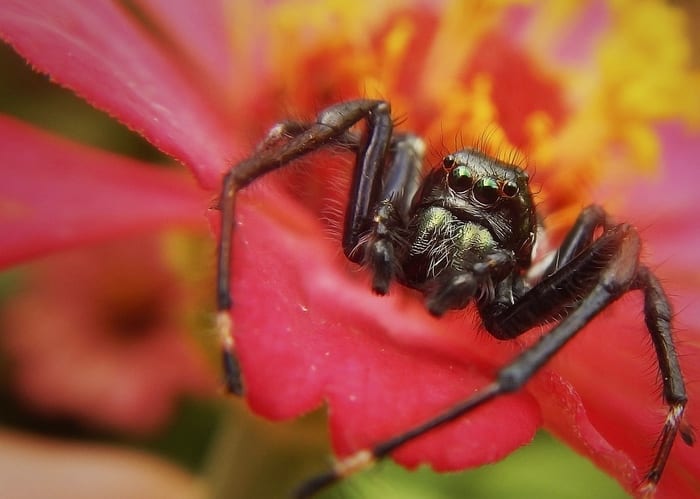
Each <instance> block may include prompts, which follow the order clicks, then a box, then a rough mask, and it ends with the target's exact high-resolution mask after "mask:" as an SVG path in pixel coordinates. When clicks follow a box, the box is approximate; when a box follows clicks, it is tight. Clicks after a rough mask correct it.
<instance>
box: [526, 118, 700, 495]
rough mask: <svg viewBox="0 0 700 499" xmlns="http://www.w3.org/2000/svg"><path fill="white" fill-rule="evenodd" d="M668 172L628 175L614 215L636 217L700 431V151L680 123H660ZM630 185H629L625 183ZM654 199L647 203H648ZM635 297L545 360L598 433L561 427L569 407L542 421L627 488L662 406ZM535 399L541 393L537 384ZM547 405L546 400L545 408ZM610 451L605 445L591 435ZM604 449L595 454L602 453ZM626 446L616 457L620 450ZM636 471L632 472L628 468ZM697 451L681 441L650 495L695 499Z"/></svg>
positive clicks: (643, 460) (699, 487)
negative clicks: (654, 177)
mask: <svg viewBox="0 0 700 499" xmlns="http://www.w3.org/2000/svg"><path fill="white" fill-rule="evenodd" d="M660 135H661V138H662V141H663V145H664V165H665V166H666V169H665V171H664V175H663V177H662V178H661V179H660V181H659V182H654V183H647V184H643V183H641V182H639V181H635V186H634V188H632V189H630V190H629V192H630V197H629V199H630V203H629V206H628V208H627V209H626V210H625V212H626V213H627V216H626V217H625V214H624V213H621V214H620V215H619V216H618V218H619V219H620V220H625V219H626V221H630V222H632V223H636V224H637V225H638V227H639V228H640V231H641V235H642V237H643V239H644V243H645V247H644V249H645V258H644V260H645V262H646V263H647V264H649V265H651V266H652V269H653V270H654V272H655V273H656V274H657V275H658V276H659V277H660V278H661V280H662V282H663V284H664V286H665V288H666V290H667V293H668V294H669V297H670V298H671V300H672V302H673V305H674V308H675V310H676V315H675V318H674V321H675V327H676V331H675V337H676V345H677V349H678V353H679V357H680V362H681V367H682V369H683V373H684V376H685V379H686V388H687V390H688V396H689V403H688V406H687V411H686V418H685V419H686V422H687V423H689V424H690V425H691V426H694V427H696V428H699V427H700V411H698V410H697V406H698V401H700V387H699V386H698V384H697V383H695V380H697V379H700V367H698V366H700V341H699V339H700V313H699V312H698V311H697V303H699V302H700V290H699V288H698V283H700V271H699V270H698V269H699V268H700V266H699V265H698V263H700V262H698V257H697V248H698V246H699V245H700V227H699V224H698V221H697V217H696V214H697V213H698V211H700V204H699V201H698V196H697V192H696V191H697V187H696V186H697V185H698V180H700V179H697V177H698V171H697V169H695V168H693V167H692V164H691V163H692V160H691V159H690V158H695V157H697V156H698V154H700V141H698V135H697V134H692V133H688V132H684V131H683V130H682V129H681V127H680V126H678V125H667V126H664V127H661V132H660ZM627 187H629V186H627ZM652 199H653V200H656V202H653V203H650V202H649V200H652ZM642 309H643V303H642V299H641V296H639V294H638V293H635V294H634V295H630V296H628V297H625V298H623V299H622V300H621V302H620V303H619V304H617V305H615V306H613V307H611V309H610V310H607V311H605V313H604V314H603V316H602V317H601V318H599V319H598V320H596V321H595V322H594V324H592V325H591V327H589V328H587V330H586V331H583V332H582V333H581V334H580V335H579V337H578V338H576V339H575V340H574V341H573V342H572V344H571V345H570V346H568V347H567V348H566V349H565V351H564V352H563V353H562V354H561V355H560V356H558V357H557V358H556V359H555V360H554V361H553V363H552V369H556V371H557V372H558V373H560V374H561V375H562V376H564V377H566V379H567V380H569V382H570V383H571V384H572V385H574V386H575V387H576V391H577V392H578V394H579V395H580V397H581V400H582V402H583V406H585V411H586V413H587V415H586V417H587V418H588V419H589V421H590V422H591V423H593V425H595V429H596V430H597V432H599V437H598V438H595V434H593V435H592V436H593V437H594V438H591V437H590V435H591V434H590V432H589V436H586V434H585V433H584V432H583V431H581V427H580V426H579V425H568V424H566V423H565V421H566V417H567V414H570V413H568V412H567V409H566V408H565V409H564V410H558V408H557V406H556V405H555V404H551V405H550V406H549V408H548V409H547V408H545V418H546V420H547V423H546V424H547V426H549V427H550V428H552V429H554V430H555V431H556V433H557V434H559V435H560V436H562V437H563V438H564V439H566V440H567V441H568V442H569V443H571V444H572V445H573V446H574V447H576V448H577V449H579V450H580V451H581V452H583V453H585V454H588V455H589V456H590V457H591V458H592V459H593V460H594V461H595V462H597V463H598V464H599V465H600V466H602V467H603V468H605V469H607V470H608V471H609V472H611V474H613V475H615V476H617V477H618V479H621V480H622V481H623V483H625V484H626V486H627V487H628V488H629V489H630V490H632V489H633V488H634V486H635V485H636V483H638V480H640V478H641V473H644V472H645V471H647V467H648V466H649V465H650V463H651V456H652V455H653V449H654V444H655V442H656V439H657V437H658V435H659V433H660V431H661V428H662V426H663V421H664V418H665V413H666V407H665V405H664V404H663V402H662V400H661V397H660V389H659V387H660V381H659V375H658V368H657V363H656V357H655V353H654V350H653V347H652V345H651V341H650V339H649V333H648V332H647V330H646V328H645V326H644V322H643V315H642ZM536 390H537V395H538V399H539V400H546V391H547V390H546V389H544V387H543V386H539V387H538V388H536ZM545 407H546V405H545ZM600 438H602V439H604V440H603V442H609V445H611V446H612V447H613V448H615V449H618V451H617V452H616V453H613V452H610V451H605V446H604V445H602V446H601V445H599V442H597V441H598V440H600ZM600 449H603V452H601V451H600ZM622 452H624V454H622ZM635 468H636V469H635ZM699 476H700V455H698V453H697V451H696V450H694V449H692V448H690V447H688V446H686V445H685V444H683V443H682V442H681V441H680V439H679V441H678V442H677V443H676V445H675V446H674V448H673V450H672V452H671V458H670V460H669V463H668V465H667V467H666V470H665V472H664V476H663V478H662V480H661V482H660V486H659V491H658V492H659V493H658V494H657V497H668V498H676V497H695V496H697V495H698V493H699V492H700V479H698V477H699Z"/></svg>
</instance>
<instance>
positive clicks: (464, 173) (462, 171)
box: [447, 165, 474, 192]
mask: <svg viewBox="0 0 700 499" xmlns="http://www.w3.org/2000/svg"><path fill="white" fill-rule="evenodd" d="M447 182H448V183H449V184H450V188H451V189H452V190H455V191H457V192H464V191H466V190H468V189H469V188H470V187H471V186H472V184H473V183H474V177H473V176H472V171H471V170H470V169H469V168H467V167H466V166H464V165H459V166H458V167H456V168H455V169H454V170H452V171H451V172H450V176H449V177H448V179H447Z"/></svg>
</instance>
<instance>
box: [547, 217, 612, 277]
mask: <svg viewBox="0 0 700 499" xmlns="http://www.w3.org/2000/svg"><path fill="white" fill-rule="evenodd" d="M608 224H609V222H608V216H607V213H605V210H603V208H602V207H600V206H598V205H590V206H587V207H586V208H584V209H583V210H581V213H580V214H579V216H578V218H577V219H576V222H574V225H573V227H572V228H571V230H569V232H568V233H567V235H566V237H565V238H564V241H563V242H562V244H561V246H560V247H559V248H558V249H557V252H556V254H555V256H554V260H553V261H552V263H550V264H549V266H548V267H547V270H545V272H544V274H543V275H544V276H551V275H552V274H554V273H555V272H557V271H558V270H559V269H561V268H562V267H564V266H566V264H568V263H569V262H570V261H571V260H573V259H574V257H575V256H576V255H578V254H579V253H580V252H581V251H583V250H584V249H585V248H587V247H588V246H590V244H591V243H592V242H593V238H594V236H595V231H596V229H598V228H600V227H607V226H608Z"/></svg>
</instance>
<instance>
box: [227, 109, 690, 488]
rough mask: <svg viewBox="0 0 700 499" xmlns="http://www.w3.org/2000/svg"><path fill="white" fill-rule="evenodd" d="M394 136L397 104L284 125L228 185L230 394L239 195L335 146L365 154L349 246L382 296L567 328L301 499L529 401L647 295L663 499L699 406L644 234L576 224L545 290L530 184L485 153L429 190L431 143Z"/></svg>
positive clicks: (589, 211) (466, 155)
mask: <svg viewBox="0 0 700 499" xmlns="http://www.w3.org/2000/svg"><path fill="white" fill-rule="evenodd" d="M363 120H364V121H365V122H366V126H365V127H364V129H363V131H362V132H361V133H357V132H356V131H354V128H355V126H356V125H357V124H358V123H360V122H361V121H363ZM393 125H394V124H393V120H392V117H391V111H390V105H389V103H388V102H386V101H382V100H370V99H358V100H353V101H347V102H342V103H339V104H335V105H333V106H330V107H328V108H326V109H324V110H323V111H321V112H320V113H319V115H318V116H317V119H316V121H315V122H309V123H307V122H297V121H286V122H282V123H280V124H278V125H276V126H275V127H273V128H272V130H271V131H270V133H269V134H268V136H267V138H266V139H264V140H263V142H262V143H261V145H260V147H259V148H258V149H257V150H256V152H255V153H254V154H253V155H252V156H250V157H249V158H248V159H246V160H244V161H242V162H240V163H238V164H237V165H235V166H234V167H233V168H232V169H231V170H230V171H229V172H228V173H227V174H226V175H225V177H224V180H223V186H222V191H221V197H220V200H219V203H220V209H221V211H222V225H221V238H220V240H219V247H218V250H219V252H218V275H217V304H218V310H219V313H218V315H217V324H218V325H217V328H218V332H219V337H220V339H221V342H222V351H223V368H224V374H225V379H226V385H227V389H228V390H229V391H230V392H231V393H234V394H241V393H242V392H243V385H242V382H241V374H240V369H239V366H238V362H237V360H236V357H235V348H234V341H233V337H232V333H231V329H232V325H231V319H230V311H231V308H232V300H231V296H230V289H229V286H230V284H229V283H230V268H231V267H230V262H231V256H232V255H231V238H232V234H233V227H234V202H235V198H236V193H237V192H238V191H239V190H240V189H242V188H244V187H246V186H247V185H249V184H250V183H251V182H253V181H255V180H256V179H257V178H259V177H261V176H262V175H265V174H266V173H268V172H270V171H273V170H275V169H277V168H281V167H283V166H285V165H287V164H288V163H290V162H291V161H293V160H295V159H297V158H299V157H301V156H303V155H304V154H307V153H309V152H312V151H315V150H317V149H320V148H322V147H325V146H342V147H347V148H350V149H352V150H353V151H355V152H356V165H355V169H354V172H353V176H352V181H351V187H350V200H349V204H348V207H347V211H346V215H345V222H344V228H343V236H342V245H343V250H344V253H345V255H346V257H347V258H348V259H350V260H351V261H353V262H356V263H359V264H363V265H365V266H366V267H368V268H369V271H370V272H371V274H372V289H373V290H374V292H375V293H378V294H380V295H383V294H386V293H387V292H388V289H389V286H390V284H391V283H392V281H397V282H399V283H401V284H403V285H405V286H408V287H411V288H414V289H417V290H419V291H420V292H422V293H423V294H424V295H425V306H426V307H427V309H428V311H429V312H430V313H431V314H433V315H435V316H440V315H442V314H444V313H445V312H446V311H448V310H452V309H461V308H464V307H466V306H467V305H468V304H470V303H472V302H473V303H474V304H475V305H476V309H477V311H478V314H479V316H480V318H481V320H482V322H483V325H484V327H485V329H486V330H487V331H488V332H489V333H490V334H491V335H493V336H494V337H496V338H499V339H502V340H508V339H513V338H516V337H518V336H519V335H521V334H522V333H524V332H526V331H528V330H530V329H532V328H533V327H535V326H538V325H542V324H546V323H550V322H556V324H555V325H554V326H553V327H552V328H551V330H550V331H549V332H548V333H546V334H544V335H543V336H542V337H541V338H540V339H539V340H538V341H537V342H536V343H534V344H533V345H532V346H531V347H529V348H528V349H526V350H524V351H523V352H522V353H520V354H519V355H517V356H516V357H515V358H514V359H513V360H512V361H511V362H510V363H509V364H507V365H506V366H504V367H502V368H501V369H500V370H499V371H498V372H497V374H496V376H495V379H494V380H493V381H492V382H491V383H489V384H488V385H486V386H484V387H483V388H481V389H480V390H478V391H477V392H475V393H473V394H472V395H471V396H470V397H468V398H467V399H466V400H464V401H462V402H460V403H458V404H456V405H454V406H453V407H451V408H449V409H448V410H446V411H445V412H443V413H441V414H438V415H436V416H435V417H434V418H433V419H430V420H428V421H426V422H425V423H424V424H421V425H419V426H416V427H415V428H412V429H410V430H408V431H406V432H404V433H402V434H400V435H397V436H396V437H394V438H391V439H389V440H386V441H383V442H380V443H378V444H376V445H374V446H373V447H372V448H369V449H365V450H361V451H359V452H357V453H355V454H353V455H351V456H349V457H347V458H345V459H342V460H340V461H338V462H337V463H336V464H335V466H334V467H333V468H332V469H331V470H330V471H328V472H326V473H323V474H320V475H318V476H317V477H315V478H313V479H311V480H309V481H308V482H307V483H305V484H303V485H302V486H301V487H300V488H299V490H298V491H297V497H309V496H311V495H313V494H315V493H316V492H317V491H318V490H320V489H322V488H324V487H326V486H328V485H330V484H332V483H334V482H336V481H338V480H340V479H342V478H343V477H345V476H347V475H349V474H351V473H354V472H356V471H358V470H361V469H364V468H366V467H369V466H370V465H371V464H373V463H374V462H376V461H378V460H380V459H382V458H385V457H386V456H388V455H390V454H391V453H392V452H393V451H394V450H396V449H397V448H398V447H400V446H402V445H404V444H405V443H407V442H409V441H411V440H412V439H414V438H416V437H418V436H420V435H423V434H425V433H427V432H430V431H431V430H433V429H435V428H437V427H439V426H441V425H444V424H446V423H448V422H450V421H453V420H455V419H457V418H460V417H462V416H463V415H465V414H467V413H468V412H469V411H471V410H472V409H474V408H476V407H478V406H480V405H482V404H486V403H488V402H489V401H490V400H492V399H494V398H495V397H498V396H500V395H503V394H506V393H509V392H513V391H516V390H518V389H520V388H521V387H522V386H523V385H524V384H525V383H526V382H527V381H528V380H529V379H530V378H531V377H532V376H533V374H534V373H535V372H536V371H537V370H538V369H540V368H541V367H542V366H543V365H544V364H545V363H546V362H547V361H548V360H549V359H550V358H552V356H554V355H556V353H557V352H558V351H559V350H560V349H561V348H562V347H563V346H564V345H565V344H566V343H567V342H568V341H569V340H570V339H571V338H572V337H574V335H576V333H577V332H578V331H580V330H581V329H582V328H583V327H584V326H585V325H586V324H588V322H590V321H591V320H592V319H593V318H594V317H595V316H596V315H598V314H599V313H601V312H602V311H603V310H605V308H606V307H607V306H608V305H610V304H611V303H613V302H614V301H615V300H617V299H618V298H620V297H621V296H622V295H624V294H625V293H627V292H629V291H633V290H639V291H641V292H642V293H643V295H644V320H645V323H646V327H647V329H648V331H649V334H650V335H651V339H652V343H653V345H654V348H655V351H656V356H657V361H658V367H659V371H660V373H661V378H662V383H663V399H664V401H665V403H666V404H667V405H668V412H667V415H666V419H665V422H664V424H663V428H662V430H661V434H660V437H659V441H658V446H657V450H656V454H655V457H654V460H653V462H652V465H651V468H650V469H649V471H648V472H647V473H646V475H645V478H644V481H643V482H642V483H641V484H640V486H639V494H640V495H647V496H648V495H652V494H653V492H654V490H655V488H656V486H657V483H658V482H659V480H660V478H661V475H662V472H663V469H664V465H665V464H666V461H667V460H668V457H669V454H670V452H671V448H672V446H673V444H674V441H675V439H676V435H677V434H678V433H679V432H680V434H681V437H682V439H683V441H684V442H685V443H686V444H688V445H692V444H693V440H694V437H693V434H692V431H691V429H690V428H689V427H688V426H687V425H685V424H684V423H683V412H684V408H685V405H686V401H687V396H686V390H685V385H684V381H683V375H682V372H681V368H680V366H679V362H678V355H677V353H676V349H675V347H674V343H673V337H672V327H671V317H672V311H671V306H670V303H669V300H668V298H667V296H666V294H665V292H664V290H663V288H662V286H661V284H660V283H659V280H658V279H657V278H656V277H655V276H654V274H653V273H652V272H651V271H650V270H649V268H648V267H646V266H644V265H642V264H641V263H640V261H639V256H640V246H641V242H640V238H639V234H638V233H637V231H636V230H635V229H634V228H633V227H631V226H630V225H628V224H625V223H620V224H617V223H614V222H612V221H611V219H610V217H609V216H608V214H607V213H606V212H605V211H604V210H603V209H602V208H601V207H599V206H596V205H591V206H589V207H587V208H585V209H584V210H583V211H582V212H581V214H580V215H579V216H578V219H577V220H576V222H575V223H574V225H573V227H572V228H571V229H570V231H569V232H568V234H567V235H566V237H565V238H564V241H563V243H562V245H561V247H560V248H559V249H558V250H557V251H556V254H555V256H554V258H553V259H552V260H551V263H549V264H548V266H547V267H546V268H544V270H543V271H540V272H539V274H540V275H538V276H536V278H534V279H533V277H532V276H531V275H529V274H528V270H529V269H530V267H531V263H532V262H531V259H532V252H533V247H534V244H535V236H536V233H537V213H536V209H535V205H534V203H533V198H532V193H531V192H530V188H529V179H528V175H527V173H526V172H525V171H523V170H522V169H520V168H518V167H516V166H514V165H511V164H508V163H506V162H504V161H502V160H499V159H496V158H493V157H490V156H488V155H487V154H485V153H483V152H482V151H480V150H478V149H463V150H460V151H457V152H455V153H452V154H448V155H447V156H445V157H444V158H443V159H442V164H441V165H439V166H437V167H435V168H434V169H433V170H432V171H430V172H429V173H428V174H427V175H426V176H425V177H423V176H422V168H423V155H424V149H425V147H424V144H423V141H422V140H421V139H420V138H418V137H417V136H415V135H412V134H409V133H399V132H394V130H393Z"/></svg>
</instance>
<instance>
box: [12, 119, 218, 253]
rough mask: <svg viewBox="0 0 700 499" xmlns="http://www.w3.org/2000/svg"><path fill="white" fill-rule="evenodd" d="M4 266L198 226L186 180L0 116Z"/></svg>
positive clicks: (198, 211)
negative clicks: (144, 234)
mask: <svg viewBox="0 0 700 499" xmlns="http://www.w3.org/2000/svg"><path fill="white" fill-rule="evenodd" d="M0 141H1V142H2V144H1V145H0V164H1V165H2V169H3V179H2V182H0V233H1V234H2V236H1V239H2V248H3V250H2V252H0V265H3V266H7V265H10V264H13V263H17V262H19V261H22V260H27V259H29V258H32V257H35V256H37V255H41V254H45V253H48V252H51V251H56V250H59V249H64V248H68V247H73V246H77V245H80V244H85V243H88V242H94V241H100V240H105V239H110V238H118V237H121V236H124V235H126V234H133V233H137V232H144V231H150V230H153V229H158V228H162V227H164V226H177V225H179V226H189V227H201V225H200V224H201V222H202V221H203V218H202V213H203V210H204V206H206V204H205V203H206V201H205V193H204V192H203V191H200V190H198V189H197V188H196V187H195V185H194V183H193V182H192V181H191V180H190V179H188V178H187V177H186V176H185V175H183V174H181V173H179V172H174V171H172V170H166V169H156V168H153V167H148V165H145V164H142V163H139V162H137V161H132V160H127V159H124V158H120V157H118V156H115V155H113V154H108V153H104V152H100V151H97V150H93V149H89V148H87V147H84V146H80V145H77V144H73V143H69V142H67V141H64V140H63V139H60V138H57V137H55V136H51V135H48V134H46V133H44V132H40V131H38V130H36V129H32V128H30V127H28V126H26V125H24V124H22V123H20V122H18V121H15V120H14V119H12V118H8V117H4V116H0Z"/></svg>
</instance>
